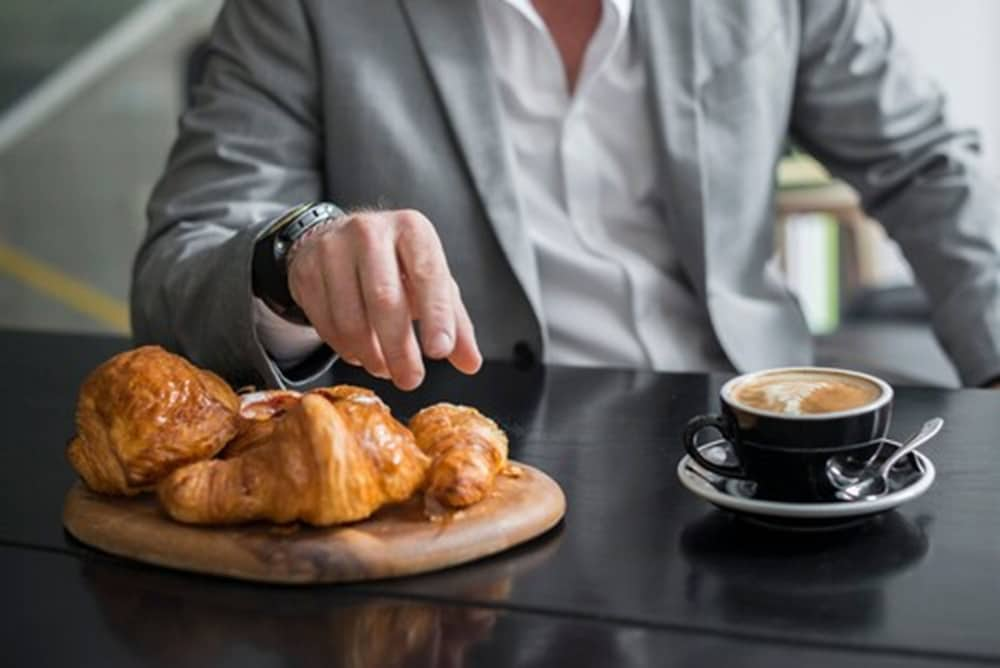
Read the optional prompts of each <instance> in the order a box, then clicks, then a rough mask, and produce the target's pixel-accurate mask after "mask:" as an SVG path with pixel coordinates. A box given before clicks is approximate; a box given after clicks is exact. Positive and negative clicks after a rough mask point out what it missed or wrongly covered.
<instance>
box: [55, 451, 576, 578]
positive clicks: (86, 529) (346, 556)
mask: <svg viewBox="0 0 1000 668" xmlns="http://www.w3.org/2000/svg"><path fill="white" fill-rule="evenodd" d="M517 468H518V469H520V471H521V475H520V477H510V476H505V475H501V476H498V477H497V480H496V484H495V485H494V488H493V491H492V492H491V494H490V496H488V497H487V498H485V499H483V500H482V501H480V502H479V503H477V504H475V505H472V506H470V507H468V508H466V509H464V510H462V511H459V512H456V513H453V514H451V515H448V516H447V517H444V518H441V519H437V520H434V521H431V520H429V519H428V518H427V517H426V515H425V514H424V510H423V499H422V496H421V495H417V496H416V497H414V498H413V499H410V500H409V501H407V502H406V503H403V504H399V505H396V506H389V507H386V508H382V509H381V510H379V511H378V512H377V513H376V514H375V515H373V516H372V517H370V518H369V519H367V520H364V521H362V522H356V523H354V524H349V525H344V526H339V527H330V528H316V527H310V526H308V525H300V524H291V525H273V524H263V523H259V524H250V525H244V526H238V527H225V526H223V527H201V526H191V525H186V524H180V523H178V522H175V521H174V520H172V519H170V518H169V517H168V516H167V515H166V514H165V513H164V512H163V510H162V509H161V508H160V507H159V505H158V503H157V501H156V498H155V497H154V496H153V495H149V494H147V495H143V496H140V497H134V498H122V497H109V496H103V495H100V494H95V493H94V492H91V491H90V490H88V489H87V488H86V487H85V486H84V485H83V483H81V482H77V483H76V485H74V486H73V488H72V489H70V491H69V494H68V495H67V497H66V505H65V508H64V509H63V524H64V526H65V527H66V529H67V530H68V531H69V532H70V533H71V534H73V536H75V537H76V538H77V539H78V540H80V541H82V542H84V543H86V544H87V545H90V546H92V547H96V548H98V549H100V550H104V551H106V552H110V553H112V554H116V555H119V556H122V557H128V558H130V559H136V560H138V561H143V562H146V563H150V564H156V565H158V566H167V567H170V568H177V569H180V570H186V571H195V572H198V573H208V574H212V575H222V576H226V577H232V578H240V579H244V580H256V581H262V582H276V583H286V584H311V583H319V582H353V581H358V580H369V579H377V578H391V577H398V576H402V575H412V574H414V573H423V572H425V571H432V570H436V569H439V568H445V567H447V566H454V565H456V564H460V563H463V562H466V561H471V560H473V559H479V558H480V557H485V556H487V555H490V554H495V553H497V552H501V551H503V550H506V549H508V548H510V547H513V546H514V545H517V544H519V543H523V542H525V541H527V540H529V539H531V538H534V537H535V536H538V535H540V534H542V533H544V532H545V531H547V530H548V529H550V528H552V527H553V526H555V525H556V524H557V523H558V522H559V520H560V519H561V518H562V517H563V515H564V514H565V512H566V499H565V496H564V495H563V492H562V489H560V487H559V485H558V484H556V482H555V481H554V480H552V478H550V477H548V476H547V475H545V474H544V473H542V472H541V471H539V470H538V469H535V468H532V467H530V466H527V465H524V464H517Z"/></svg>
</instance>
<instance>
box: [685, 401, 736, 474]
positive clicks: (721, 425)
mask: <svg viewBox="0 0 1000 668" xmlns="http://www.w3.org/2000/svg"><path fill="white" fill-rule="evenodd" d="M709 427H714V428H715V429H717V430H718V431H719V433H720V434H722V437H723V438H724V439H726V440H727V441H730V442H732V439H731V436H730V431H729V427H728V423H727V422H726V420H725V419H724V418H723V417H722V416H721V415H698V416H696V417H693V418H691V420H690V421H689V422H688V423H687V426H685V427H684V436H683V438H684V449H685V450H687V453H688V455H690V456H691V459H693V460H695V461H696V462H698V465H699V466H701V467H702V468H703V469H705V470H706V471H711V472H712V473H717V474H719V475H721V476H726V477H728V478H745V477H746V473H744V471H743V466H742V465H740V464H736V465H726V464H716V463H715V462H710V461H708V460H707V459H705V456H704V455H702V454H701V453H700V452H699V451H698V446H697V444H696V443H695V438H696V437H697V436H698V433H699V432H700V431H701V430H702V429H708V428H709Z"/></svg>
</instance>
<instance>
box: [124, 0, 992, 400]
mask: <svg viewBox="0 0 1000 668" xmlns="http://www.w3.org/2000/svg"><path fill="white" fill-rule="evenodd" d="M788 136H791V137H792V138H793V139H794V140H795V141H797V142H798V143H799V144H800V145H802V146H804V147H805V148H806V149H807V150H809V151H810V152H811V153H813V154H814V155H815V156H817V157H818V158H819V159H820V160H822V161H823V162H824V163H825V164H826V166H827V167H828V168H829V169H830V170H831V171H833V172H834V173H835V174H837V175H838V176H840V177H842V178H844V179H846V180H847V181H849V182H850V183H851V184H853V185H854V186H855V187H856V188H857V189H858V190H859V192H860V193H861V195H862V197H863V201H864V205H865V207H866V209H867V210H868V211H869V212H871V213H872V215H874V216H875V217H876V218H878V219H879V220H881V221H882V222H883V223H884V224H885V225H886V227H887V228H888V230H889V232H890V233H891V235H892V236H893V237H894V238H895V239H896V240H897V241H898V242H899V243H900V245H901V246H902V248H903V250H904V252H905V253H906V255H907V257H908V258H909V259H910V261H911V263H912V264H913V266H914V268H915V270H916V274H917V277H918V280H919V281H920V283H921V285H922V286H923V288H924V289H925V291H926V292H927V293H928V295H929V298H930V300H931V302H932V304H933V312H934V327H935V331H936V334H937V336H938V338H939V340H940V341H941V343H942V344H943V346H944V348H945V350H946V351H947V352H948V353H949V354H950V356H951V357H952V359H953V361H954V363H955V365H956V367H957V369H958V371H959V374H960V376H961V377H962V380H963V382H964V383H966V384H968V385H982V384H985V383H987V382H989V381H991V380H992V379H994V378H997V377H1000V345H998V344H1000V271H998V268H1000V233H998V228H997V225H996V220H997V213H998V211H997V202H998V199H997V197H996V195H995V194H994V193H993V191H992V190H991V188H990V186H989V185H988V183H987V181H986V179H985V178H984V176H983V173H982V171H981V170H980V167H979V166H978V164H977V155H976V154H977V145H976V138H975V136H974V135H973V134H970V133H968V132H959V131H956V130H954V129H952V128H951V127H950V126H949V125H948V124H947V122H946V119H945V116H944V104H943V100H942V97H941V95H940V93H939V92H938V91H937V90H936V89H935V88H933V87H932V86H931V85H930V84H929V83H928V82H927V81H925V80H924V79H923V78H921V77H920V76H919V75H918V74H917V73H916V72H915V71H914V70H913V68H912V66H911V65H910V63H909V62H908V61H907V60H906V58H905V56H904V55H903V54H901V53H900V52H899V50H898V49H897V47H896V44H895V42H894V40H893V36H892V33H891V31H890V30H889V28H888V27H887V25H886V24H885V22H884V21H883V19H882V18H881V17H880V16H879V15H878V13H877V12H876V10H875V9H873V7H872V6H870V5H869V4H868V3H866V2H864V1H862V0H837V1H831V2H808V1H804V0H799V1H795V0H768V1H766V2H752V3H751V2H731V1H728V0H671V1H670V2H658V1H653V0H603V2H602V1H601V0H572V1H570V0H534V1H532V0H478V1H474V0H463V1H461V2H446V1H445V0H400V1H399V2H352V1H350V0H295V1H292V0H289V1H288V2H267V1H266V0H230V2H228V3H227V4H226V5H225V7H224V9H223V11H222V13H221V15H220V17H219V19H218V22H217V25H216V27H215V30H214V32H213V35H212V38H211V43H210V50H209V57H208V62H207V67H206V71H205V73H204V77H203V80H202V82H201V84H200V86H199V87H198V89H197V90H196V94H195V101H194V104H193V105H192V107H191V108H190V109H189V110H188V111H187V112H186V113H185V115H184V117H183V119H182V121H181V132H180V137H179V139H178V141H177V144H176V146H175V147H174V150H173V152H172V154H171V157H170V161H169V164H168V167H167V170H166V173H165V175H164V177H163V179H162V180H161V182H160V183H159V185H158V186H157V188H156V191H155V192H154V194H153V197H152V201H151V203H150V207H149V215H150V228H149V233H148V235H147V238H146V240H145V242H144V244H143V246H142V248H141V249H140V251H139V254H138V257H137V259H136V264H135V272H134V285H133V294H132V306H133V311H132V312H133V325H134V330H135V333H136V336H137V338H138V339H140V340H152V341H158V342H161V343H163V344H165V345H166V346H168V347H170V348H173V349H176V350H179V351H181V352H183V353H185V354H187V355H188V356H190V357H191V358H192V359H193V360H194V361H195V362H197V363H199V364H202V365H204V366H208V367H211V368H214V369H216V370H218V371H219V372H221V373H222V374H224V375H225V376H226V377H227V378H229V379H230V380H231V381H232V382H234V383H245V382H256V383H259V382H261V381H263V382H265V383H267V384H272V385H276V384H283V385H290V386H294V387H298V386H305V385H309V384H313V383H329V382H332V380H331V378H332V377H331V373H332V372H331V365H332V363H333V361H334V360H335V359H336V357H337V356H339V357H341V358H343V359H344V360H345V361H346V362H349V363H353V364H359V365H363V366H364V367H365V368H366V369H367V370H368V371H369V372H371V373H372V374H374V375H377V376H381V377H387V378H391V379H392V380H393V382H395V383H396V384H397V385H398V386H399V387H401V388H404V389H411V388H413V387H416V386H417V385H419V383H420V382H421V380H422V377H423V372H424V371H423V362H422V359H421V357H422V355H425V356H427V357H429V358H434V359H448V360H450V362H451V363H452V364H453V365H454V366H455V367H457V368H458V369H460V370H462V371H464V372H467V373H472V372H474V371H475V370H476V369H477V368H478V366H479V364H480V362H481V359H482V357H483V356H485V357H487V358H500V359H503V358H506V359H510V358H512V357H513V358H516V359H519V360H521V361H524V362H531V361H533V360H544V361H548V362H555V363H570V364H606V365H616V366H635V367H651V368H656V369H672V370H693V369H703V370H704V369H720V370H728V369H733V368H736V369H739V370H749V369H754V368H762V367H768V366H779V365H790V364H805V363H809V362H810V361H811V355H812V353H811V348H810V340H809V336H808V332H807V330H806V328H805V325H804V322H803V319H802V316H801V313H800V312H799V310H798V308H797V306H796V304H795V302H794V301H793V300H792V299H791V298H790V296H789V294H788V291H787V289H786V288H785V287H784V285H783V283H782V281H781V279H780V277H779V276H777V275H775V274H774V272H772V271H770V270H769V269H767V263H766V261H767V259H768V257H769V256H770V255H771V252H772V249H773V217H774V215H773V188H774V171H775V165H776V163H777V161H778V159H779V157H780V154H781V150H782V147H783V145H784V143H785V141H786V138H787V137H788ZM309 202H329V203H331V204H321V205H318V206H310V205H308V204H304V203H309ZM275 221H278V222H277V224H275ZM413 321H416V323H417V325H416V331H415V330H414V328H413V326H412V325H411V323H412V322H413ZM302 323H305V324H302ZM473 323H474V324H475V329H473Z"/></svg>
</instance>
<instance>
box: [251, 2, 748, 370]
mask: <svg viewBox="0 0 1000 668" xmlns="http://www.w3.org/2000/svg"><path fill="white" fill-rule="evenodd" d="M479 1H480V6H481V9H482V14H483V20H484V23H485V28H486V34H487V40H488V42H489V50H490V54H491V57H492V60H493V66H494V72H495V76H496V77H497V81H498V84H499V90H500V100H501V115H502V118H503V122H504V123H505V124H506V129H507V136H508V137H510V146H508V147H507V148H508V151H507V153H508V155H507V159H508V161H509V163H510V167H511V170H510V171H511V174H513V177H514V181H515V184H514V185H515V190H516V193H517V196H518V202H519V206H520V217H521V220H522V221H523V222H524V224H525V225H527V226H528V229H529V232H530V236H531V239H532V242H533V244H534V247H535V253H536V258H537V262H538V269H539V278H540V282H541V294H542V308H543V313H542V322H543V323H544V325H543V326H544V327H545V328H546V330H547V334H548V340H549V343H548V346H547V347H546V350H545V361H546V362H547V363H550V364H551V363H554V364H570V365H577V366H619V367H631V368H654V369H659V370H706V369H720V370H724V369H729V368H731V367H730V365H729V363H728V361H727V360H726V358H725V355H724V353H723V352H722V350H721V348H720V347H719V344H718V343H717V341H716V339H715V336H714V334H713V333H712V328H711V324H710V322H709V319H708V314H707V312H706V310H705V308H704V306H703V305H702V304H701V303H700V302H699V301H698V300H697V298H696V297H695V296H694V295H693V294H692V293H691V292H690V290H689V289H688V287H687V284H686V282H685V281H683V280H682V278H681V275H680V271H681V270H680V266H679V264H678V263H677V261H676V258H675V256H674V254H673V250H672V248H671V246H670V243H669V239H668V238H667V230H666V224H665V220H664V215H665V213H664V206H663V201H662V199H661V193H662V191H663V189H662V185H661V184H662V177H661V174H662V173H661V171H660V169H659V159H658V155H657V153H656V149H657V147H658V146H659V143H658V141H657V137H656V131H655V128H654V117H653V114H652V110H651V100H650V98H649V96H648V93H647V91H648V89H647V86H646V70H645V67H644V64H643V62H642V58H641V53H640V52H639V49H638V48H637V46H636V43H635V36H634V33H635V31H634V30H631V29H630V23H631V22H630V17H631V11H632V0H604V5H603V11H602V15H601V21H600V24H599V26H598V28H597V30H596V32H595V34H594V36H593V38H592V39H591V42H590V44H589V45H588V47H587V50H586V54H585V56H584V60H583V64H582V68H581V70H580V74H579V78H578V81H577V85H576V89H575V91H574V93H573V94H572V95H571V94H570V93H569V88H568V84H567V81H566V76H565V71H564V68H563V62H562V59H561V56H560V55H559V52H558V50H557V48H556V45H555V42H554V41H553V39H552V36H551V35H550V33H549V31H548V28H547V27H546V25H545V23H544V21H543V20H542V18H541V17H540V16H539V15H538V13H537V11H536V10H535V8H534V6H533V5H532V4H531V0H479ZM256 312H257V328H258V334H259V336H260V338H261V341H262V343H263V344H264V346H265V348H267V349H268V351H269V352H270V354H271V355H272V356H273V357H274V358H275V360H276V361H277V362H278V364H279V365H280V366H284V367H287V366H290V365H292V364H294V363H296V362H298V361H301V360H302V359H304V358H305V356H307V355H308V354H309V353H310V352H312V351H313V350H315V348H316V347H317V346H318V345H319V344H320V339H319V337H318V335H317V334H316V332H315V331H314V330H312V329H311V328H308V327H299V326H296V325H291V324H289V323H287V322H286V321H284V320H282V319H281V318H280V317H278V316H277V315H275V314H274V313H273V312H271V311H270V309H268V308H267V307H266V306H265V305H264V304H263V302H259V301H258V303H257V309H256Z"/></svg>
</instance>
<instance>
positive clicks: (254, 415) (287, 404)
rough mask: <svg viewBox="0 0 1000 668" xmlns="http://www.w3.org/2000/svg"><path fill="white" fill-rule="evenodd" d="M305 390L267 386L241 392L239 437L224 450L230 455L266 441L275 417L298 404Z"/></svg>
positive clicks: (223, 452)
mask: <svg viewBox="0 0 1000 668" xmlns="http://www.w3.org/2000/svg"><path fill="white" fill-rule="evenodd" d="M301 397H302V394H300V393H299V392H296V391H295V390H265V391H263V392H253V393H251V394H244V395H241V396H240V420H239V425H238V431H237V433H236V438H234V439H233V440H231V441H230V442H229V444H228V445H226V448H225V450H223V451H222V457H224V458H227V459H228V458H229V457H235V456H236V455H238V454H240V453H243V452H246V451H247V450H248V449H250V448H252V447H254V446H256V445H259V444H260V443H264V442H265V441H267V439H269V438H270V437H271V433H272V432H273V431H274V424H275V422H274V418H277V417H281V416H282V415H284V414H285V413H287V412H288V409H289V408H291V407H292V406H293V405H295V404H297V403H298V401H299V399H300V398H301Z"/></svg>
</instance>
